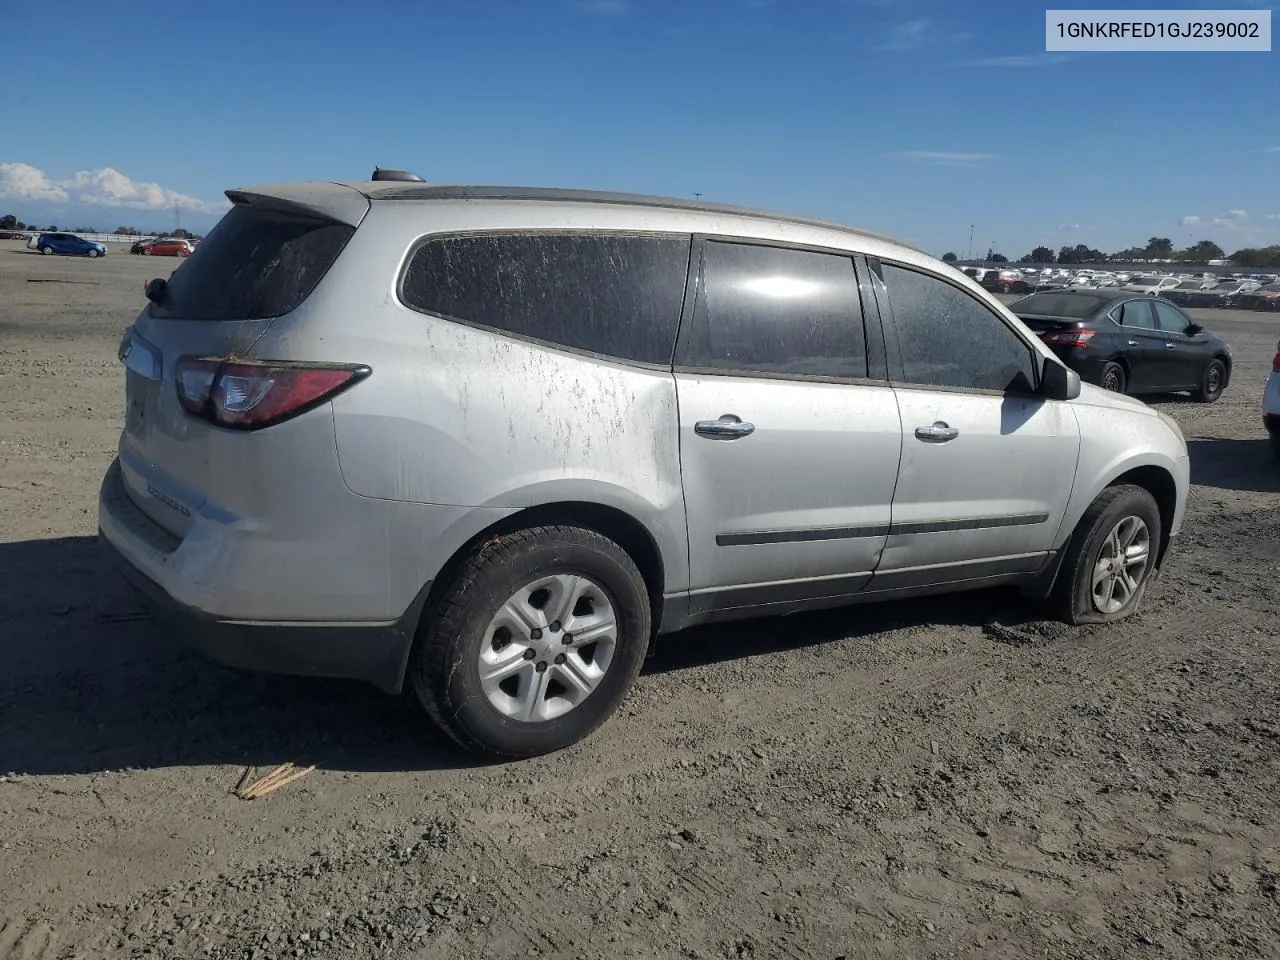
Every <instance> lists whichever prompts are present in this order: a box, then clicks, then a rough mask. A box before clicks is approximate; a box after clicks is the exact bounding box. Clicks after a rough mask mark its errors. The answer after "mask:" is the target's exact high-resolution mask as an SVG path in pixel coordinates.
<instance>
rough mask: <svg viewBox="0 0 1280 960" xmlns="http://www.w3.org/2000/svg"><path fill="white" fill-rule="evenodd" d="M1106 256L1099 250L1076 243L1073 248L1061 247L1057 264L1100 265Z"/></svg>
mask: <svg viewBox="0 0 1280 960" xmlns="http://www.w3.org/2000/svg"><path fill="white" fill-rule="evenodd" d="M1106 259H1107V255H1106V254H1105V253H1103V252H1102V251H1101V250H1095V249H1093V247H1088V246H1085V245H1084V244H1083V243H1077V244H1076V245H1075V246H1074V247H1063V248H1062V249H1061V250H1059V251H1058V262H1059V263H1101V262H1102V261H1104V260H1106Z"/></svg>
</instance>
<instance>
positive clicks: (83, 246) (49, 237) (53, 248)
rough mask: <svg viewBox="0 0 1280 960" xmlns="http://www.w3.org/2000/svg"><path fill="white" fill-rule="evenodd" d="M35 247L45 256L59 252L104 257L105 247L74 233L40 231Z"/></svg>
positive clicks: (76, 255) (77, 255) (67, 254)
mask: <svg viewBox="0 0 1280 960" xmlns="http://www.w3.org/2000/svg"><path fill="white" fill-rule="evenodd" d="M36 249H37V250H39V251H40V252H41V253H43V254H44V255H45V256H46V257H47V256H51V255H52V254H55V253H60V254H62V255H63V256H66V257H105V256H106V255H107V248H106V247H105V246H104V245H103V244H101V243H96V242H95V241H93V240H86V239H85V238H84V237H77V236H76V235H75V234H74V233H42V234H40V239H39V240H37V241H36Z"/></svg>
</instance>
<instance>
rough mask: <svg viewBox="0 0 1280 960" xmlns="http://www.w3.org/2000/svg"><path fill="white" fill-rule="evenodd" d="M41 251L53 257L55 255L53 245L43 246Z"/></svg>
mask: <svg viewBox="0 0 1280 960" xmlns="http://www.w3.org/2000/svg"><path fill="white" fill-rule="evenodd" d="M40 252H41V253H43V254H44V255H45V256H46V257H51V256H53V247H41V248H40Z"/></svg>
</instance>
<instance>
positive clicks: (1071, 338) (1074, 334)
mask: <svg viewBox="0 0 1280 960" xmlns="http://www.w3.org/2000/svg"><path fill="white" fill-rule="evenodd" d="M1097 332H1098V331H1097V330H1051V331H1050V332H1049V333H1045V334H1041V336H1040V339H1041V340H1043V341H1044V342H1045V343H1048V344H1052V345H1053V346H1055V347H1084V346H1088V344H1089V341H1090V340H1092V339H1093V337H1094V335H1095V334H1096V333H1097Z"/></svg>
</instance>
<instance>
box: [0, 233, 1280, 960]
mask: <svg viewBox="0 0 1280 960" xmlns="http://www.w3.org/2000/svg"><path fill="white" fill-rule="evenodd" d="M172 266H173V262H172V261H159V262H157V261H155V260H150V259H146V258H141V257H130V256H128V255H127V254H126V253H124V251H117V252H115V253H113V254H112V255H111V256H109V257H107V259H106V260H103V261H96V262H95V261H87V260H72V259H64V258H44V257H40V256H38V255H33V254H27V253H25V252H24V251H23V250H22V249H21V246H20V245H19V244H16V243H15V244H9V243H4V244H0V575H2V576H0V657H3V663H4V667H3V669H0V957H10V956H13V957H23V958H27V957H31V958H36V957H39V958H45V957H49V958H54V957H59V958H60V957H72V956H77V957H85V958H98V957H115V956H144V955H145V956H150V957H175V958H176V957H214V958H233V957H234V958H270V957H310V956H316V957H327V956H332V957H338V956H341V957H357V958H363V957H421V958H429V957H430V958H434V957H441V958H444V957H450V958H455V957H463V956H465V957H510V956H522V957H523V956H553V957H571V958H573V957H592V958H594V957H601V958H605V957H608V958H616V957H662V958H669V957H689V958H700V957H731V958H746V957H752V958H772V957H790V958H802V957H804V958H807V957H821V958H835V957H840V956H845V957H912V958H915V957H982V958H1014V957H1019V958H1021V957H1028V956H1037V957H1051V958H1057V957H1061V958H1067V957H1083V956H1088V957H1099V958H1102V957H1121V956H1125V957H1127V956H1144V957H1145V956H1160V957H1186V958H1190V957H1210V956H1212V957H1275V956H1277V955H1278V954H1280V812H1278V810H1277V804H1276V795H1277V784H1278V783H1280V776H1278V775H1280V762H1278V760H1280V712H1278V711H1277V707H1278V706H1280V693H1278V691H1280V686H1278V684H1277V680H1278V668H1280V655H1278V653H1277V642H1278V641H1277V633H1276V620H1277V611H1278V610H1280V589H1278V588H1277V582H1278V581H1277V577H1276V572H1277V568H1278V566H1280V500H1278V498H1277V496H1276V494H1277V492H1278V491H1280V466H1277V465H1276V464H1274V463H1272V462H1271V460H1270V457H1269V453H1268V450H1267V448H1266V443H1265V442H1264V440H1263V439H1262V433H1261V426H1260V415H1259V403H1258V401H1259V394H1260V391H1261V388H1262V384H1263V379H1264V377H1265V375H1266V371H1267V370H1268V369H1269V363H1270V359H1271V356H1272V354H1273V353H1274V351H1275V342H1276V339H1277V337H1278V336H1280V315H1278V316H1275V317H1271V318H1268V317H1266V316H1263V315H1257V314H1243V313H1235V314H1232V313H1225V312H1224V313H1218V314H1211V313H1203V314H1201V315H1200V319H1202V321H1203V322H1205V323H1206V324H1207V325H1208V326H1209V328H1210V329H1212V330H1214V331H1215V332H1219V333H1221V334H1223V335H1225V336H1226V337H1227V338H1228V339H1229V340H1230V341H1231V342H1232V344H1233V346H1234V348H1235V353H1236V357H1237V363H1238V367H1237V371H1236V375H1235V379H1234V382H1233V383H1232V385H1231V386H1230V388H1229V389H1228V392H1227V393H1226V395H1225V396H1224V398H1223V399H1222V400H1221V401H1220V402H1219V403H1218V404H1216V405H1214V406H1211V407H1203V406H1197V405H1195V404H1191V403H1189V402H1183V401H1182V400H1179V399H1173V398H1170V399H1167V400H1158V401H1156V402H1159V403H1160V404H1161V406H1162V407H1163V409H1165V410H1167V411H1168V412H1169V413H1171V414H1172V415H1173V416H1174V417H1176V418H1178V420H1179V421H1180V422H1181V423H1182V425H1183V428H1184V430H1185V432H1186V434H1187V436H1188V438H1189V439H1190V446H1191V455H1192V469H1193V480H1194V482H1195V486H1194V488H1193V490H1192V492H1191V500H1190V509H1189V516H1188V518H1187V522H1186V528H1185V532H1184V534H1183V536H1182V538H1181V541H1180V543H1179V544H1178V551H1177V555H1176V559H1175V560H1174V561H1173V563H1172V564H1171V565H1170V566H1169V567H1168V568H1167V570H1166V572H1165V575H1164V576H1163V577H1162V578H1161V580H1160V581H1158V582H1157V583H1156V584H1155V585H1154V586H1153V588H1152V589H1151V591H1150V592H1149V593H1148V596H1147V603H1146V606H1145V609H1144V611H1143V613H1141V614H1140V615H1139V616H1137V617H1135V618H1133V619H1130V620H1128V621H1126V622H1125V623H1123V624H1121V625H1118V626H1114V627H1110V628H1088V629H1079V630H1070V629H1067V628H1065V627H1062V626H1060V625H1058V624H1054V623H1047V622H1042V621H1040V620H1039V619H1038V618H1037V613H1036V611H1035V610H1034V609H1033V608H1030V607H1028V606H1027V605H1025V604H1023V603H1022V602H1021V601H1020V600H1018V599H1017V598H1016V597H1015V596H1012V595H1010V594H1007V593H1003V592H996V593H981V594H972V595H966V596H958V597H951V598H944V599H937V600H929V601H912V602H907V603H898V604H889V605H881V606H876V607H864V608H856V609H853V610H844V611H833V612H828V613H823V614H819V615H812V616H803V617H793V618H789V619H784V620H774V621H760V622H756V623H749V624H734V625H729V626H723V627H716V628H705V629H698V630H694V631H689V632H687V633H682V634H679V635H676V636H672V637H666V638H663V639H662V640H661V641H659V642H658V644H657V645H656V650H655V652H654V654H653V657H652V660H651V662H650V664H649V666H648V668H647V669H646V671H645V673H644V675H643V676H642V677H641V678H640V681H639V683H638V685H637V687H636V689H635V691H634V694H633V695H632V696H631V698H630V699H629V700H628V701H627V703H626V704H625V705H624V708H623V709H622V710H621V712H620V713H619V714H618V715H617V716H616V717H615V718H614V719H613V720H612V721H610V722H609V723H608V724H607V725H606V726H605V727H604V728H602V729H601V730H600V731H599V732H598V733H597V734H596V735H595V736H593V737H592V738H590V739H589V740H588V741H587V742H585V743H583V744H580V745H579V746H577V747H575V748H573V749H571V750H568V751H566V752H564V753H562V754H559V755H557V756H553V757H548V758H542V759H537V760H531V761H527V762H522V763H517V764H510V765H505V766H476V765H474V764H473V763H471V762H470V761H469V760H468V759H467V758H466V757H464V756H462V755H460V754H459V753H458V752H457V751H456V750H454V749H452V748H451V747H450V746H449V745H448V744H447V743H446V742H445V741H444V740H443V739H442V738H440V737H439V736H437V735H436V734H435V733H434V732H433V731H432V730H431V729H430V727H429V726H428V724H427V723H426V722H425V720H424V718H423V717H422V716H421V715H420V714H419V712H418V710H417V708H416V707H415V705H414V704H413V703H412V702H411V700H410V699H409V698H408V697H401V698H393V697H387V696H383V695H382V694H379V693H377V692H376V691H374V690H373V689H371V688H366V687H365V686H362V685H359V684H355V683H341V682H336V681H332V682H331V681H314V680H301V679H293V678H287V677H270V676H253V675H245V674H241V673H237V672H234V671H232V670H228V669H224V668H222V667H219V666H216V665H213V664H210V663H207V662H205V661H203V660H201V659H200V658H198V657H196V656H195V655H192V654H188V653H186V652H184V651H183V650H181V649H180V648H179V647H178V646H177V645H175V644H173V643H171V642H169V640H168V639H167V638H166V637H165V636H164V635H162V634H161V633H160V632H159V631H158V629H157V628H155V627H154V626H153V625H152V624H151V623H150V622H149V621H147V620H146V619H144V618H142V617H141V615H140V613H139V611H138V608H137V606H136V604H135V602H134V600H133V598H132V597H131V596H130V595H129V593H128V592H127V591H126V590H125V589H124V588H123V586H122V585H121V583H120V582H119V581H118V580H117V578H116V576H115V575H114V574H113V573H112V572H111V571H110V570H109V569H108V568H107V567H106V566H105V564H104V563H103V561H102V560H101V559H100V558H99V556H98V553H97V552H96V549H95V544H94V533H95V530H96V524H95V511H96V493H97V485H98V482H99V479H100V477H101V475H102V473H103V471H104V470H105V468H106V466H107V464H108V463H109V462H110V459H111V457H112V455H113V451H114V447H115V442H116V436H117V432H118V430H119V427H120V413H121V406H122V402H123V378H122V375H121V368H120V366H119V365H118V363H117V362H116V360H115V349H116V344H117V341H118V338H119V335H120V333H121V331H122V330H123V328H124V327H125V326H126V325H127V324H128V323H129V322H130V321H131V319H132V316H133V314H134V313H135V312H136V310H137V309H138V307H139V306H140V304H141V302H142V298H141V288H142V283H143V280H144V278H145V277H147V276H149V275H152V274H153V273H157V272H159V273H162V275H163V273H164V272H167V270H169V269H171V268H172ZM285 761H290V762H293V763H297V764H299V765H310V764H315V765H316V766H317V768H318V769H317V770H316V771H315V772H314V773H312V774H311V775H309V776H308V777H306V778H304V779H302V780H301V781H299V782H297V783H295V784H293V785H291V786H289V787H286V788H285V789H283V790H281V791H279V792H277V793H274V794H272V795H270V796H269V797H266V798H263V799H261V800H257V801H251V802H250V801H242V800H239V799H237V798H235V797H234V796H233V795H232V792H231V791H232V788H233V787H234V785H235V783H236V781H237V780H238V779H239V775H240V772H241V770H242V769H243V766H244V765H246V764H253V765H255V766H257V767H258V768H259V769H260V770H265V769H268V768H270V767H272V766H274V765H276V764H278V763H283V762H285Z"/></svg>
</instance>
